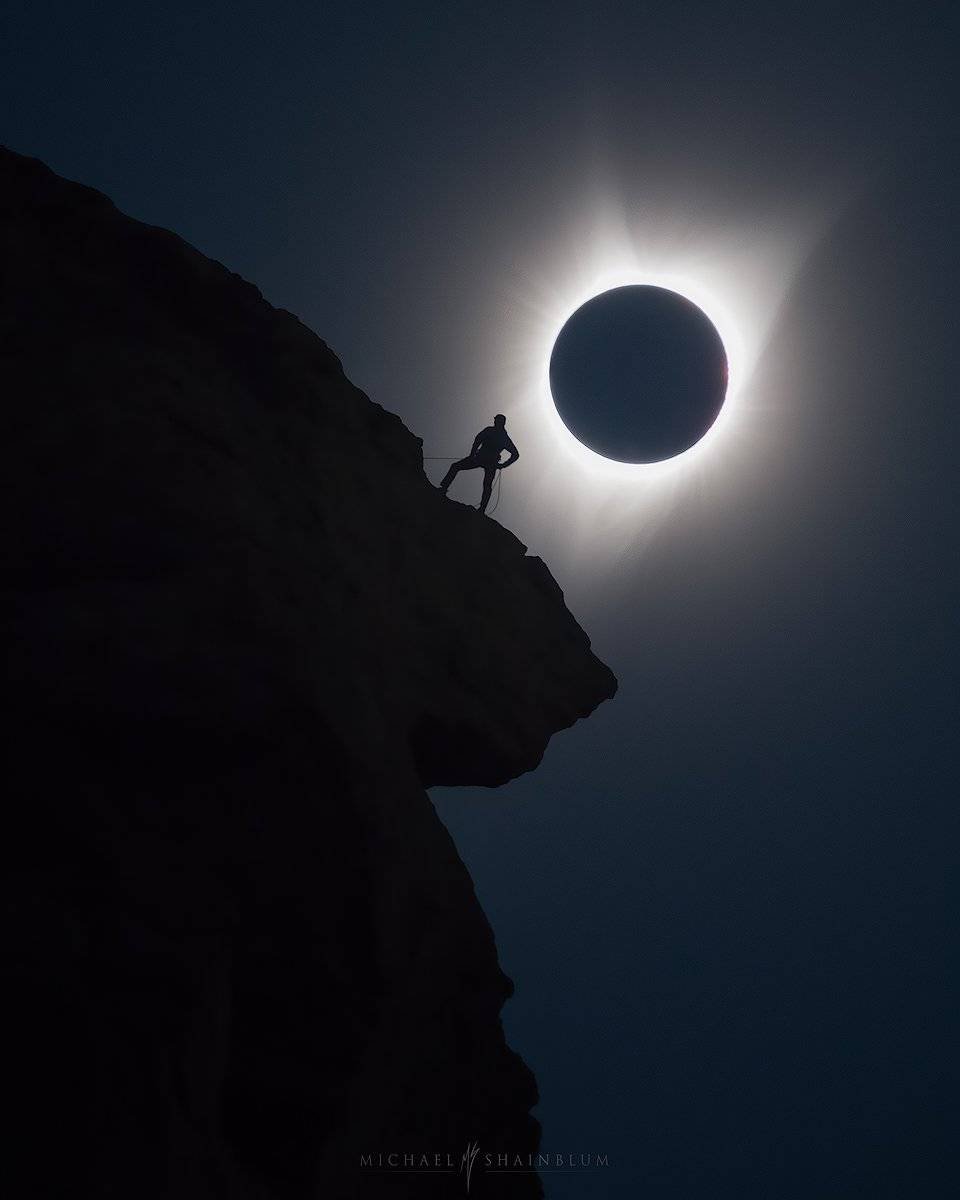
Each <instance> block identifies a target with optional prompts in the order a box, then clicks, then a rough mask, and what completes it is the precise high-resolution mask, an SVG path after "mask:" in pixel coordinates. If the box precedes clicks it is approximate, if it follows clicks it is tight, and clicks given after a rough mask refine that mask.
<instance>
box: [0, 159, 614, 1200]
mask: <svg viewBox="0 0 960 1200" xmlns="http://www.w3.org/2000/svg"><path fill="white" fill-rule="evenodd" d="M0 237H2V296H0V305H2V307H0V338H2V347H0V349H2V356H3V385H4V410H5V411H4V417H5V419H4V438H3V442H2V451H0V453H2V456H3V477H4V504H3V507H4V514H5V518H6V520H5V523H4V531H3V554H2V558H3V575H4V602H3V603H4V624H5V632H6V641H7V644H8V655H7V670H6V673H5V677H6V688H7V695H6V697H5V699H6V704H5V708H6V709H7V711H8V712H9V714H10V715H9V716H8V718H7V730H8V735H9V736H10V745H11V752H10V753H9V754H8V756H7V770H6V781H7V787H6V789H5V791H6V796H7V800H6V815H5V826H6V828H5V830H4V838H3V858H4V864H3V865H4V874H3V880H4V882H3V888H4V918H3V920H4V925H3V935H4V954H3V963H4V974H5V979H4V981H3V993H4V1000H5V1008H6V1015H5V1020H4V1023H3V1031H4V1040H5V1042H6V1046H5V1048H4V1051H3V1063H4V1077H5V1081H6V1088H7V1093H8V1096H11V1097H13V1099H14V1103H15V1107H16V1110H17V1114H18V1115H17V1120H16V1122H15V1123H14V1124H13V1125H12V1126H11V1125H8V1128H7V1134H8V1137H7V1138H6V1139H5V1141H6V1142H7V1144H8V1146H9V1147H10V1149H9V1151H8V1150H5V1151H4V1160H5V1161H4V1162H3V1164H2V1168H0V1169H3V1170H23V1169H26V1170H27V1172H28V1175H32V1177H33V1181H34V1182H33V1185H32V1186H31V1188H29V1189H28V1190H26V1191H25V1190H23V1188H22V1187H21V1189H20V1190H19V1191H18V1192H13V1191H11V1190H10V1188H9V1187H8V1188H5V1189H4V1190H5V1193H6V1194H11V1195H12V1194H23V1195H26V1194H36V1195H72V1194H82V1193H84V1192H85V1191H89V1192H90V1194H93V1195H97V1196H98V1197H114V1196H116V1197H123V1198H124V1200H130V1198H132V1197H137V1198H138V1200H150V1198H152V1197H176V1198H178V1200H179V1198H181V1197H182V1198H185V1200H193V1198H195V1197H196V1198H198V1200H199V1198H203V1200H212V1198H213V1197H229V1198H231V1200H233V1198H241V1197H243V1198H246V1197H258V1198H259V1197H262V1198H269V1200H280V1198H286V1197H301V1196H313V1195H324V1196H334V1197H340V1196H343V1197H350V1196H367V1195H370V1196H373V1195H376V1196H385V1197H386V1196H389V1197H391V1198H397V1197H405V1196H410V1197H413V1196H417V1197H419V1196H425V1195H437V1196H445V1195H451V1196H452V1195H457V1196H461V1195H463V1194H465V1192H464V1178H463V1176H462V1175H461V1174H458V1173H457V1171H456V1169H454V1171H453V1172H452V1173H450V1174H440V1173H437V1172H433V1173H432V1174H431V1176H429V1177H428V1176H424V1175H411V1174H397V1173H394V1174H393V1177H392V1178H387V1177H385V1176H384V1175H377V1174H374V1173H373V1172H372V1171H370V1170H368V1169H367V1168H361V1165H360V1163H361V1158H360V1156H361V1155H362V1154H373V1155H374V1156H376V1155H377V1154H379V1153H383V1154H387V1153H390V1152H397V1151H399V1152H417V1153H419V1152H430V1153H431V1154H432V1153H443V1154H446V1153H451V1154H454V1155H456V1156H458V1157H459V1155H460V1154H461V1153H462V1152H463V1149H464V1148H465V1145H466V1143H467V1141H468V1140H470V1141H477V1142H479V1143H480V1147H481V1150H482V1151H486V1150H505V1151H509V1152H510V1153H511V1154H512V1153H522V1154H526V1153H528V1152H530V1151H532V1150H534V1149H535V1148H536V1146H537V1139H538V1128H537V1124H536V1122H535V1120H534V1119H533V1118H532V1117H531V1116H530V1113H529V1109H530V1108H531V1106H532V1105H533V1104H534V1103H535V1101H536V1090H535V1084H534V1081H533V1078H532V1076H531V1074H530V1072H529V1071H528V1070H527V1068H526V1067H525V1066H524V1064H523V1063H522V1062H521V1060H520V1059H519V1058H518V1057H517V1056H516V1055H515V1054H514V1053H513V1052H512V1051H511V1050H510V1049H509V1048H508V1047H507V1045H506V1044H505V1041H504V1037H503V1031H502V1027H501V1024H500V1017H499V1013H500V1009H501V1007H502V1005H503V1002H504V1000H505V999H506V998H507V997H508V995H509V994H510V991H511V986H512V985H511V983H510V981H509V980H508V979H507V978H506V977H505V976H504V974H503V973H502V971H501V970H500V968H499V966H498V963H497V957H496V950H495V945H494V940H493V936H492V933H491V930H490V928H489V925H488V923H487V921H486V919H485V917H484V915H483V913H482V911H481V909H480V907H479V905H478V903H477V900H476V898H475V895H474V892H473V888H472V885H471V881H470V878H469V876H468V874H467V872H466V870H465V868H464V866H463V864H462V862H461V861H460V859H459V857H458V855H457V853H456V850H455V848H454V846H453V844H452V842H451V840H450V838H449V836H448V834H447V832H446V830H445V829H444V827H443V825H442V824H441V822H440V821H439V820H438V818H437V816H436V814H435V812H434V809H433V806H432V805H431V803H430V801H429V798H428V797H427V795H426V794H425V791H424V788H425V787H429V786H430V785H431V784H437V783H444V784H484V785H496V784H499V783H502V782H504V781H506V780H508V779H510V778H512V777H513V776H515V775H517V774H519V773H520V772H523V771H527V770H530V769H531V768H533V767H534V766H536V764H537V762H538V761H539V759H540V757H541V755H542V754H543V751H544V748H545V746H546V744H547V741H548V740H549V738H550V736H551V735H552V733H554V732H555V731H556V730H558V729H561V728H563V727H565V726H568V725H570V724H571V723H572V722H573V721H575V720H576V719H577V718H578V717H583V716H586V715H587V714H588V713H589V712H590V711H591V710H592V709H593V708H594V707H595V706H596V705H597V704H598V703H599V702H600V701H602V700H603V699H604V698H606V697H609V696H611V695H612V694H613V692H614V689H615V682H614V680H613V677H612V676H611V674H610V672H609V671H608V670H607V669H606V667H604V666H603V665H602V664H601V663H599V662H598V661H597V659H596V658H595V657H594V656H593V655H592V654H591V652H590V648H589V642H588V640H587V637H586V635H585V634H584V633H583V631H582V630H581V629H580V628H579V627H578V626H577V624H576V622H575V621H574V620H573V618H572V617H571V615H570V613H569V612H568V611H567V609H566V608H565V606H564V603H563V598H562V595H561V593H560V590H559V588H558V587H557V585H556V584H555V583H554V581H553V579H552V578H551V576H550V574H549V572H548V570H547V568H546V567H545V566H544V564H543V563H542V562H541V561H540V560H539V559H537V558H533V557H529V556H527V555H526V549H525V547H524V546H522V545H521V544H520V543H519V542H518V541H517V539H516V538H515V537H513V536H512V535H511V534H510V533H509V532H507V531H506V530H505V529H503V528H502V527H500V526H499V525H498V524H497V523H496V521H494V520H490V519H489V518H482V517H480V516H479V514H477V513H476V512H475V511H473V510H471V509H467V508H465V507H464V506H462V505H458V504H456V503H453V502H451V501H449V500H445V499H443V498H442V497H441V496H440V495H439V493H438V492H437V491H436V490H435V489H434V488H432V487H431V485H430V484H429V482H428V480H427V479H426V478H425V476H424V473H423V469H422V458H421V443H420V440H419V439H418V438H416V437H414V436H413V435H412V434H411V433H410V432H409V431H408V430H407V429H406V428H405V427H404V426H403V424H402V423H401V421H400V420H399V419H398V418H397V417H396V416H393V415H392V414H390V413H388V412H385V411H384V410H383V409H382V408H381V407H380V406H379V405H377V404H375V403H372V402H371V401H370V400H369V399H368V398H367V397H366V396H365V395H364V394H363V393H362V392H360V391H358V390H357V389H356V388H355V387H353V386H352V385H351V384H350V382H349V381H348V380H347V379H346V378H345V376H344V374H343V371H342V369H341V366H340V363H339V361H338V359H337V358H336V356H335V355H334V354H333V353H332V352H331V350H330V349H329V348H328V347H327V346H326V345H325V344H324V343H323V342H322V341H321V340H320V339H319V338H317V337H316V336H315V335H314V334H312V333H311V332H310V331H309V330H307V329H306V328H305V327H304V326H303V325H301V324H300V323H299V322H298V321H297V320H296V318H295V317H293V316H292V315H290V314H289V313H286V312H283V311H279V310H277V309H274V308H272V307H271V306H270V305H269V304H267V303H266V301H264V299H263V298H262V296H261V295H260V293H259V292H258V291H257V290H256V288H254V287H253V286H251V285H250V284H249V283H246V282H244V281H243V280H241V279H240V278H239V277H238V276H236V275H234V274H232V273H231V272H229V271H228V270H226V269H225V268H224V267H223V266H221V265H220V264H219V263H215V262H211V261H210V260H208V259H206V258H204V257H203V256H202V255H200V254H199V253H197V252H196V251H195V250H193V249H192V248H190V247H189V246H188V245H186V244H185V243H184V242H183V241H182V240H181V239H179V238H178V237H176V236H175V235H173V234H172V233H169V232H167V231H165V230H162V229H155V228H150V227H147V226H144V225H142V224H140V223H138V222H136V221H133V220H131V219H129V218H127V217H125V216H123V215H122V214H121V213H119V212H118V211H117V210H116V208H115V207H114V206H113V205H112V204H111V202H110V201H109V200H108V199H106V198H105V197H104V196H102V195H100V194H99V193H97V192H94V191H92V190H90V189H88V188H84V187H81V186H79V185H77V184H73V183H69V182H67V181H65V180H63V179H60V178H58V177H57V176H55V175H54V174H53V173H51V172H50V171H49V170H48V169H47V168H46V167H44V166H43V165H42V164H41V163H39V162H37V161H36V160H33V159H27V158H23V157H20V156H18V155H15V154H12V153H10V152H8V151H0ZM470 1194H471V1195H481V1196H482V1195H484V1194H488V1195H490V1196H507V1195H510V1196H514V1195H515V1196H527V1197H533V1196H537V1195H539V1194H540V1185H539V1181H538V1180H537V1178H536V1176H534V1175H516V1176H499V1177H493V1176H489V1177H488V1176H484V1174H483V1172H482V1170H481V1171H478V1172H475V1173H474V1176H473V1180H472V1186H471V1192H470Z"/></svg>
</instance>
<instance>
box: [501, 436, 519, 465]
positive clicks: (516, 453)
mask: <svg viewBox="0 0 960 1200" xmlns="http://www.w3.org/2000/svg"><path fill="white" fill-rule="evenodd" d="M505 449H507V450H509V451H510V457H509V458H508V459H507V460H506V462H502V463H501V464H500V466H501V467H509V466H510V465H511V464H512V463H515V462H516V461H517V459H518V458H519V457H520V451H519V450H518V449H517V448H516V446H515V445H514V444H513V442H511V441H510V439H509V438H507V444H506V447H505Z"/></svg>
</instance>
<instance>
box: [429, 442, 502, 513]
mask: <svg viewBox="0 0 960 1200" xmlns="http://www.w3.org/2000/svg"><path fill="white" fill-rule="evenodd" d="M462 457H463V455H462V454H460V455H457V454H451V455H450V456H449V457H447V456H446V455H444V454H425V455H424V456H423V461H424V462H456V461H457V459H458V458H462ZM502 483H503V471H497V496H496V499H495V500H494V502H493V508H490V509H487V515H488V516H491V517H492V516H493V514H494V513H495V512H496V511H497V505H498V504H499V503H500V487H501V485H502Z"/></svg>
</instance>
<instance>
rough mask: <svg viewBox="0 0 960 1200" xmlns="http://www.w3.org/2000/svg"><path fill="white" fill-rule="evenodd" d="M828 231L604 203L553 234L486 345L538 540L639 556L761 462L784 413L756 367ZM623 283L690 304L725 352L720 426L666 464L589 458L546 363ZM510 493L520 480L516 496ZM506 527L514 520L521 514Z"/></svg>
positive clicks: (795, 223) (515, 281)
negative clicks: (562, 412) (682, 516)
mask: <svg viewBox="0 0 960 1200" xmlns="http://www.w3.org/2000/svg"><path fill="white" fill-rule="evenodd" d="M823 227H824V214H820V215H819V216H811V217H810V218H809V219H807V220H802V219H798V218H797V216H796V214H792V217H791V219H790V220H789V222H787V221H784V222H783V226H782V227H780V228H776V229H774V228H771V224H770V222H769V221H768V222H766V223H765V224H764V223H762V222H759V221H755V222H754V223H753V224H752V226H750V225H748V224H747V222H746V221H745V222H744V227H743V228H738V229H734V228H729V227H728V228H725V229H715V228H710V227H709V226H708V224H707V223H706V221H705V220H697V219H695V218H693V217H691V216H690V215H689V214H688V215H687V216H682V215H678V214H676V213H670V212H664V213H661V214H657V213H655V212H649V211H648V212H645V213H642V214H637V215H635V216H631V214H629V213H627V212H626V211H625V210H624V209H623V207H622V206H619V205H617V204H615V203H613V202H611V201H610V200H609V199H608V200H606V201H605V202H603V203H600V204H596V203H594V204H593V205H591V206H590V211H588V212H585V213H584V214H583V217H582V220H581V221H579V222H568V224H567V227H566V228H562V229H558V230H554V231H552V234H553V236H552V238H551V237H550V236H549V235H550V233H551V231H545V236H544V240H543V241H541V243H540V244H539V246H538V247H536V248H534V247H531V248H530V252H529V256H526V255H525V256H524V259H523V260H522V261H519V262H517V263H516V264H515V268H514V274H513V278H512V280H511V287H510V295H509V297H508V298H507V302H506V303H505V304H504V306H503V308H502V309H500V311H499V312H498V316H497V318H496V320H495V322H494V327H493V328H491V331H490V333H491V338H492V341H491V342H490V343H488V354H489V356H490V357H489V361H491V362H495V363H497V364H499V366H498V370H497V372H496V373H495V374H496V377H495V378H494V379H493V380H492V381H491V382H492V386H493V387H495V389H496V391H497V393H498V394H500V395H502V396H504V397H505V399H504V404H505V406H506V407H505V409H504V411H506V412H508V413H509V414H510V416H509V421H510V429H511V432H512V433H513V435H514V437H515V439H516V440H517V442H518V445H520V447H521V453H522V454H524V455H525V456H526V469H525V470H523V483H522V487H523V498H522V512H523V524H524V525H527V523H528V522H529V523H530V525H531V526H532V527H533V528H532V531H531V536H532V534H533V532H535V533H536V534H537V536H538V538H539V536H540V533H541V531H542V530H543V529H544V528H545V527H548V526H553V527H554V528H556V527H557V523H558V522H562V525H563V536H564V539H565V544H566V546H567V548H568V549H569V550H570V551H571V552H572V553H573V554H574V556H575V557H583V555H585V554H588V553H596V552H597V551H604V552H606V551H611V550H615V549H616V547H617V546H620V547H622V548H626V547H627V546H630V545H634V546H635V545H637V544H638V539H639V542H642V541H643V539H644V537H645V535H646V534H647V533H649V532H650V530H651V529H652V528H653V526H654V525H655V524H656V523H658V521H659V519H660V518H661V517H662V516H663V515H664V514H665V513H666V512H667V511H668V510H669V509H670V508H672V506H673V504H674V502H675V501H676V500H677V499H678V497H679V496H680V495H681V494H682V493H683V492H685V491H688V490H689V489H690V487H691V486H695V487H696V488H698V489H701V490H702V489H703V488H704V487H713V488H714V490H717V489H719V488H721V487H723V486H725V478H726V479H729V477H730V475H731V473H735V472H736V471H737V470H738V469H739V467H740V466H741V465H742V464H744V463H745V462H746V461H747V459H748V458H749V456H750V454H751V453H752V452H755V451H757V449H758V447H759V448H760V450H761V451H762V444H763V441H764V435H765V425H766V426H768V425H769V422H770V421H771V420H773V419H775V412H776V408H777V404H778V403H779V402H780V401H779V399H778V398H777V397H774V396H771V395H770V394H769V387H767V388H766V389H765V390H766V392H767V394H764V395H761V394H758V391H757V389H756V388H755V386H754V383H755V380H754V376H755V369H756V367H757V364H758V362H759V360H760V357H761V355H762V353H763V350H764V347H765V345H766V343H767V340H768V338H769V335H770V333H771V330H772V328H773V327H774V324H775V322H776V321H777V318H778V314H779V312H780V310H781V307H782V304H783V301H784V298H785V297H786V294H787V292H788V290H789V287H790V285H791V283H792V281H793V279H794V278H795V276H796V274H797V271H798V269H799V268H800V266H801V265H802V263H803V261H804V259H805V257H806V255H807V253H808V252H809V249H810V248H811V246H812V245H813V243H814V241H815V239H816V237H817V236H818V234H819V233H820V231H821V230H822V229H823ZM545 251H546V252H545ZM626 284H652V285H654V286H657V287H664V288H669V289H670V290H671V291H674V292H678V293H680V294H681V295H683V296H686V297H687V298H688V299H690V300H692V301H693V303H694V304H696V305H698V307H700V308H701V309H702V310H703V312H704V313H705V314H706V315H707V317H709V318H710V320H711V321H712V322H713V324H714V325H715V326H716V329H717V332H718V333H719V334H720V337H721V339H722V341H723V344H724V347H725V349H726V353H727V360H728V367H729V382H728V388H727V394H726V399H725V401H724V405H723V408H722V409H721V411H720V414H719V416H718V417H717V420H716V421H715V422H714V424H713V426H712V427H711V428H710V429H709V430H708V431H707V433H706V434H705V435H704V437H703V438H701V440H700V441H699V442H697V443H696V444H695V445H694V446H692V447H690V449H689V450H687V451H685V452H684V453H682V454H679V455H677V456H675V457H674V458H671V459H667V460H665V461H663V462H657V463H641V464H637V463H623V462H616V461H613V460H611V459H607V458H604V457H603V456H601V455H599V454H597V453H596V452H594V451H593V450H590V449H589V448H588V447H586V446H584V445H583V444H582V443H581V442H579V441H578V440H577V439H576V438H575V437H574V436H573V435H572V434H571V433H570V432H569V430H568V429H567V427H566V426H565V425H564V423H563V421H562V420H561V418H560V416H559V414H558V413H557V410H556V407H555V405H554V403H553V397H552V395H551V391H550V381H549V363H550V356H551V353H552V351H553V346H554V343H555V341H556V339H557V335H558V334H559V332H560V330H561V328H562V327H563V325H564V324H565V322H566V321H567V319H568V318H569V317H570V316H571V314H572V313H573V312H575V311H576V309H578V308H579V307H580V306H581V305H582V304H584V303H585V302H586V301H587V300H589V299H590V298H591V297H593V296H596V295H598V294H599V293H601V292H605V291H608V290H609V289H611V288H615V287H621V286H623V285H626ZM766 383H767V384H769V380H768V381H766ZM506 398H509V401H508V400H507V399H506ZM518 470H522V466H521V467H518ZM506 474H507V475H508V476H509V475H510V473H509V472H507V473H506ZM512 486H514V485H513V477H510V478H509V480H508V482H507V484H506V485H505V488H504V490H505V492H506V494H507V496H508V497H509V489H510V488H511V487H512ZM516 486H517V489H518V491H519V488H520V486H521V485H520V483H519V482H518V484H517V485H516ZM518 516H519V511H518ZM505 518H506V519H507V520H508V523H509V521H510V520H512V519H514V518H513V514H512V506H510V507H505Z"/></svg>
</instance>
